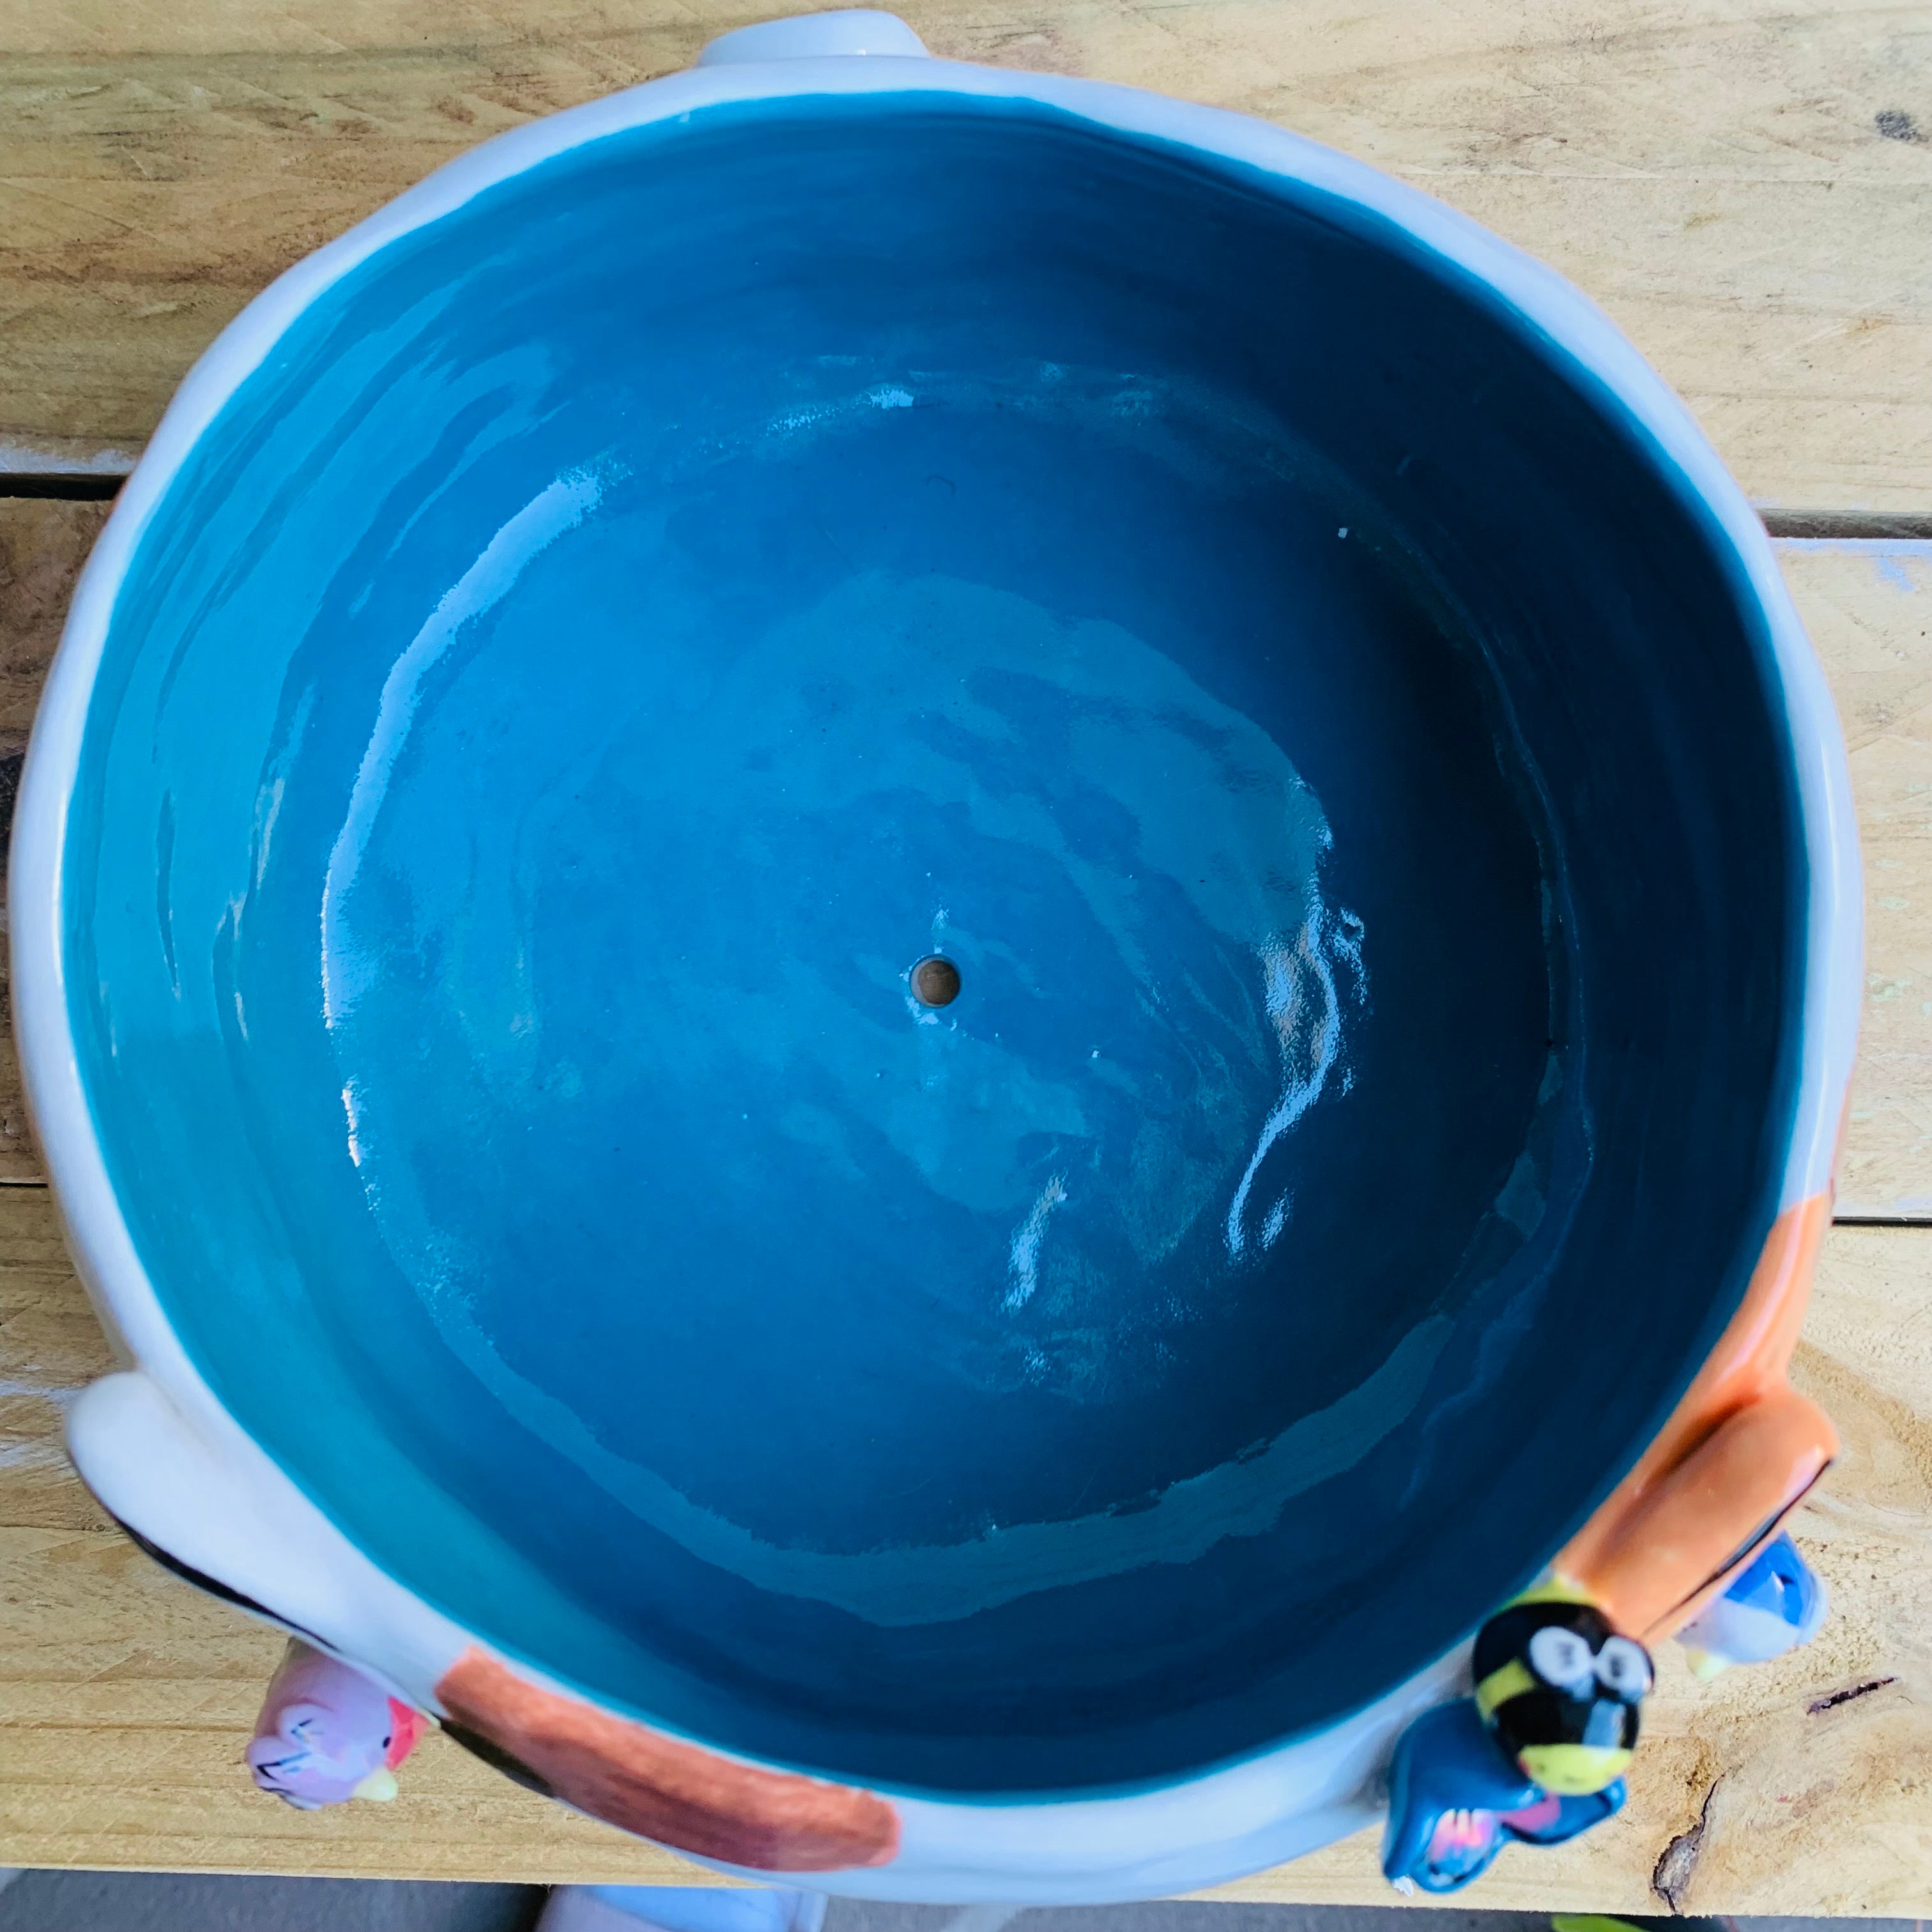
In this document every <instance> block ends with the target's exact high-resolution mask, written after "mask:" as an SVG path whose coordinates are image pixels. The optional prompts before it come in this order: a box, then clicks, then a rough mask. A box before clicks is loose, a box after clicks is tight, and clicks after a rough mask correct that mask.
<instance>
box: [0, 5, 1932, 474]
mask: <svg viewBox="0 0 1932 1932" xmlns="http://www.w3.org/2000/svg"><path fill="white" fill-rule="evenodd" d="M773 10H779V11H782V10H786V0H636V4H631V5H622V4H618V0H493V4H492V5H490V6H489V7H487V8H482V7H477V6H475V5H474V4H473V0H278V4H276V5H274V6H272V7H267V6H263V5H260V4H258V0H145V4H140V0H135V4H130V0H58V4H53V0H0V467H5V465H6V463H7V461H8V460H11V461H13V462H14V463H20V461H22V460H39V461H40V462H43V463H49V462H50V463H60V464H68V465H79V464H83V463H90V462H100V461H105V462H107V463H108V464H109V465H110V466H112V465H113V464H114V463H118V462H124V460H125V458H126V456H127V453H128V452H132V451H133V450H135V449H137V448H138V447H139V445H140V443H142V440H143V439H144V438H145V437H146V436H147V434H148V432H149V431H150V429H151V427H152V425H153V423H154V420H155V418H156V416H157V414H158V413H159V411H160V408H161V406H162V404H163V403H164V401H166V398H167V396H168V395H169V392H170V391H171V390H172V388H173V386H174V385H175V383H176V382H178V380H179V379H180V377H181V374H182V373H183V371H184V370H185V369H186V368H187V365H188V364H189V363H190V362H191V361H192V360H193V358H194V356H196V355H197V354H198V353H199V352H200V350H202V348H203V347H205V345H206V344H207V343H208V341H209V340H210V339H211V338H212V336H213V335H214V333H215V332H216V331H217V329H219V328H220V326H221V325H222V323H224V322H225V321H226V320H228V318H229V317H230V316H232V315H233V314H234V313H235V312H236V310H237V309H238V308H240V307H241V305H242V304H243V303H244V302H245V301H246V300H247V299H248V298H249V297H250V296H252V295H253V294H254V293H256V292H257V290H259V289H260V288H261V287H263V285H264V284H266V282H267V281H269V279H270V278H272V276H273V275H275V274H276V273H277V272H278V271H279V270H281V269H284V268H286V267H287V266H288V265H289V264H290V263H292V262H293V261H294V260H296V259H297V258H298V257H300V256H301V255H302V254H305V252H307V251H309V250H310V249H311V248H314V247H315V246H316V245H317V244H318V243H319V242H323V241H324V240H326V239H328V238H329V237H330V236H333V235H335V234H337V233H340V232H341V230H342V229H344V228H345V227H347V226H348V225H349V224H350V223H351V222H353V220H356V218H358V217H359V216H361V215H362V214H366V213H368V211H370V210H371V209H372V208H375V207H376V206H377V205H379V204H380V203H381V202H383V201H384V200H386V199H388V198H389V197H390V196H392V195H394V194H395V193H396V192H397V191H398V190H399V189H401V188H402V187H404V186H406V185H407V184H409V183H410V182H411V181H414V180H416V179H417V178H419V177H420V176H421V175H423V174H424V173H425V172H428V170H429V169H431V168H432V167H434V166H436V165H437V164H438V163H440V162H442V161H443V160H448V159H449V157H452V155H454V154H456V153H458V152H459V151H460V150H461V149H462V148H464V147H466V146H467V145H469V144H470V143H472V142H474V141H475V140H477V139H479V138H481V136H484V135H486V134H488V133H493V132H495V131H496V130H499V129H501V128H505V127H511V126H514V125H515V124H517V123H519V122H520V121H525V120H526V119H528V118H530V117H532V115H537V114H541V113H545V112H547V111H549V110H551V109H553V108H556V107H564V106H566V105H568V104H572V103H574V102H577V101H582V100H584V99H586V98H590V97H592V96H593V95H599V94H602V93H605V92H609V91H610V90H612V89H615V88H617V87H620V86H625V85H628V84H629V83H632V82H635V81H639V80H645V79H647V78H649V77H652V76H653V75H655V74H661V73H664V72H666V71H669V70H670V69H673V68H676V67H679V66H681V65H684V64H685V63H686V62H688V61H689V60H690V59H691V57H692V56H693V55H694V54H695V53H696V52H697V49H698V48H699V46H700V45H701V44H702V43H703V41H704V40H706V39H707V38H709V37H710V36H711V35H712V34H715V33H717V32H718V31H721V30H722V29H724V28H728V27H731V26H738V25H740V24H742V23H744V22H745V21H746V20H753V19H757V18H761V17H765V16H766V14H767V13H769V12H771V11H773ZM904 12H905V13H906V14H907V17H908V18H910V20H911V21H912V22H913V25H914V26H916V27H917V28H918V29H919V31H920V32H921V33H922V34H923V35H924V36H925V37H926V40H927V41H928V43H929V44H930V45H931V46H932V47H933V49H935V51H936V52H941V53H944V54H950V55H962V56H964V57H966V58H971V59H976V60H983V61H989V62H995V63H1000V64H1006V65H1017V66H1025V67H1032V68H1047V69H1052V70H1055V71H1065V72H1072V73H1079V74H1090V75H1095V76H1098V77H1103V78H1105V79H1108V80H1120V81H1126V82H1130V83H1135V84H1137V85H1140V86H1148V87H1152V88H1155V89H1160V90H1162V91H1164V92H1169V93H1172V94H1177V95H1184V96H1187V97H1190V98H1193V99H1196V100H1200V101H1208V102H1211V103H1213V104H1217V105H1219V106H1224V107H1235V108H1239V109H1242V110H1246V111H1247V112H1250V113H1256V114H1259V115H1265V116H1267V117H1268V118H1271V119H1274V120H1276V121H1280V123H1282V124H1283V125H1286V126H1289V127H1295V128H1297V129H1298V130H1301V131H1303V132H1305V133H1309V134H1310V135H1313V136H1315V137H1316V138H1317V139H1322V140H1324V141H1327V142H1331V143H1333V144H1334V145H1337V146H1340V147H1342V148H1346V149H1348V150H1349V151H1352V152H1354V153H1355V154H1360V155H1361V156H1363V157H1365V158H1367V159H1368V160H1371V161H1373V162H1375V163H1378V164H1379V165H1380V166H1383V167H1385V168H1387V169H1391V170H1392V171H1393V172H1395V173H1397V174H1398V175H1401V176H1403V178H1406V179H1407V180H1409V181H1413V182H1415V183H1416V184H1418V185H1421V186H1422V187H1426V188H1427V189H1428V190H1430V191H1432V192H1433V193H1437V194H1439V195H1441V196H1443V197H1444V198H1445V199H1448V200H1449V201H1451V202H1454V204H1455V205H1457V206H1458V207H1460V208H1463V209H1464V210H1466V211H1467V212H1469V214H1473V215H1475V217H1477V218H1478V219H1479V220H1482V221H1484V222H1486V223H1489V224H1490V226H1493V227H1494V228H1496V229H1498V230H1499V232H1500V233H1502V234H1504V235H1505V236H1508V238H1509V239H1511V240H1513V241H1514V242H1518V243H1520V245H1523V247H1525V248H1529V249H1530V250H1532V251H1534V252H1535V253H1536V254H1540V255H1541V256H1543V257H1545V258H1546V259H1547V260H1550V262H1552V263H1554V264H1555V265H1556V266H1557V267H1559V268H1560V269H1562V270H1563V271H1564V272H1565V273H1566V274H1568V275H1570V276H1571V277H1572V278H1574V279H1575V280H1576V281H1577V282H1578V283H1579V284H1580V285H1581V286H1582V287H1583V288H1584V289H1585V290H1587V291H1588V292H1589V293H1591V294H1592V296H1595V298H1596V299H1598V301H1599V302H1601V303H1602V304H1603V305H1604V307H1605V308H1607V309H1608V310H1609V311H1610V314H1612V315H1613V317H1615V318H1616V320H1617V321H1618V322H1619V323H1621V324H1622V326H1624V327H1625V329H1627V330H1628V332H1630V334H1631V335H1632V336H1633V337H1634V339H1635V340H1636V341H1637V344H1638V345H1639V347H1641V348H1642V349H1643V350H1644V351H1645V353H1646V354H1648V355H1649V356H1650V357H1651V358H1652V360H1653V361H1655V363H1656V364H1657V365H1658V368H1660V369H1661V371H1663V373H1664V375H1665V376H1666V377H1667V378H1668V379H1669V380H1670V381H1671V382H1673V383H1675V384H1676V386H1678V387H1679V389H1680V390H1682V392H1683V393H1684V395H1685V397H1686V398H1687V399H1688V401H1689V402H1690V403H1691V406H1692V407H1693V408H1694V410H1696V411H1697V413H1698V415H1699V416H1700V419H1702V420H1703V422H1704V424H1705V425H1706V428H1707V429H1708V430H1709V431H1710V433H1711V434H1712V437H1714V439H1715V440H1716V442H1717V443H1718V446H1719V448H1720V449H1721V450H1722V451H1723V452H1724V454H1725V455H1726V456H1727V458H1728V460H1730V463H1731V464H1732V465H1733V467H1734V468H1735V469H1736V471H1737V472H1738V473H1739V475H1740V477H1741V478H1742V479H1743V481H1744V483H1745V487H1747V489H1748V490H1750V491H1751V493H1753V494H1754V496H1756V497H1757V498H1758V499H1760V500H1761V501H1763V502H1767V503H1771V504H1777V505H1788V506H1793V507H1796V508H1801V509H1850V508H1867V509H1873V508H1876V509H1902V510H1906V511H1927V510H1932V386H1928V384H1927V381H1926V375H1925V372H1926V371H1927V369H1928V368H1932V139H1927V138H1926V137H1927V136H1932V10H1927V9H1926V8H1924V7H1920V6H1914V5H1902V4H1897V5H1882V4H1880V5H1872V4H1862V0H1796V4H1794V0H1673V4H1670V5H1665V4H1663V0H1430V4H1429V5H1415V4H1414V0H1163V4H1159V5H1156V4H1152V0H1070V4H1067V0H1063V4H1060V5H1055V6H1052V7H1049V6H1046V5H1044V4H1042V0H906V5H905V6H904ZM8 449H10V450H11V452H13V453H12V455H11V457H10V458H8V457H7V455H6V454H5V452H6V451H7V450H8Z"/></svg>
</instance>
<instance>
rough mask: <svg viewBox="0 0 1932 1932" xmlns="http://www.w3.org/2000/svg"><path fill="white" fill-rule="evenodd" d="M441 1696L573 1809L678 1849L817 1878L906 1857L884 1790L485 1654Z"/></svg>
mask: <svg viewBox="0 0 1932 1932" xmlns="http://www.w3.org/2000/svg"><path fill="white" fill-rule="evenodd" d="M436 1694H437V1699H438V1700H439V1701H440V1703H441V1704H442V1706H443V1709H444V1710H445V1711H446V1712H447V1713H448V1714H449V1717H450V1718H452V1720H453V1721H455V1723H457V1724H461V1725H463V1726H464V1727H466V1728H467V1729H469V1730H472V1731H475V1732H476V1733H478V1735H479V1736H481V1737H482V1738H484V1739H486V1740H487V1741H488V1742H490V1743H491V1744H493V1745H495V1746H496V1748H498V1749H499V1751H503V1752H505V1753H507V1754H508V1756H510V1757H512V1758H514V1760H517V1763H520V1764H521V1765H523V1766H526V1767H527V1768H528V1769H529V1770H530V1771H532V1772H534V1773H535V1775H537V1776H538V1778H541V1780H542V1781H543V1782H544V1784H547V1785H548V1786H549V1787H550V1790H552V1791H553V1792H554V1793H556V1796H558V1797H559V1798H561V1799H563V1800H564V1802H565V1803H566V1804H569V1805H575V1806H576V1807H577V1809H578V1810H579V1811H587V1812H589V1814H590V1815H591V1816H592V1817H594V1818H601V1819H603V1820H604V1821H605V1822H606V1823H609V1824H612V1825H616V1826H619V1827H621V1828H622V1829H623V1830H625V1831H626V1832H636V1833H637V1835H638V1836H639V1837H640V1838H653V1839H655V1840H656V1841H657V1842H658V1843H659V1844H663V1845H670V1846H674V1847H675V1848H676V1849H678V1850H679V1851H682V1852H695V1853H697V1855H698V1856H700V1857H701V1858H719V1859H722V1860H723V1861H724V1862H725V1863H726V1864H734V1865H748V1866H750V1867H752V1868H753V1869H754V1870H759V1871H784V1872H815V1871H838V1870H843V1869H844V1868H846V1867H849V1866H853V1865H883V1864H889V1862H890V1861H891V1860H892V1856H893V1855H894V1853H895V1852H897V1851H898V1843H899V1818H898V1812H897V1811H895V1809H894V1808H893V1807H892V1805H891V1804H890V1803H889V1802H888V1801H887V1800H886V1799H883V1798H881V1797H880V1796H879V1795H878V1793H877V1792H874V1791H863V1790H859V1788H858V1787H856V1786H853V1785H849V1784H824V1783H822V1782H821V1781H819V1780H818V1779H817V1778H801V1777H799V1776H798V1775H796V1774H795V1773H793V1772H781V1771H768V1770H766V1769H764V1768H763V1767H762V1766H758V1765H751V1764H744V1763H739V1761H738V1760H736V1759H734V1758H727V1757H720V1756H719V1755H718V1754H717V1753H716V1752H715V1751H706V1750H705V1749H704V1748H703V1746H702V1745H694V1744H687V1743H686V1742H684V1741H683V1740H682V1739H679V1738H672V1737H667V1736H665V1735H664V1733H662V1732H661V1731H655V1730H652V1729H651V1728H650V1727H649V1726H648V1725H646V1724H636V1723H634V1722H633V1721H631V1720H630V1719H628V1718H619V1717H617V1716H616V1715H613V1713H611V1712H608V1711H600V1710H598V1709H597V1708H596V1707H595V1706H593V1705H590V1704H586V1703H583V1701H582V1700H580V1699H578V1698H575V1697H562V1696H559V1694H557V1693H556V1692H555V1691H544V1690H540V1689H538V1688H537V1686H535V1685H533V1684H529V1683H526V1682H524V1680H523V1679H522V1678H520V1677H519V1676H517V1674H516V1673H515V1672H514V1671H513V1670H511V1669H510V1667H508V1665H507V1664H502V1663H501V1662H499V1661H498V1660H497V1659H496V1658H493V1657H491V1656H490V1655H488V1654H487V1652H484V1651H482V1650H479V1649H470V1650H469V1651H466V1652H465V1653H464V1654H463V1655H462V1656H461V1657H460V1658H458V1659H457V1661H456V1662H455V1664H452V1666H451V1667H450V1668H449V1670H448V1671H447V1672H446V1673H445V1674H444V1676H443V1681H442V1682H441V1683H440V1684H439V1685H437V1687H436Z"/></svg>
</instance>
